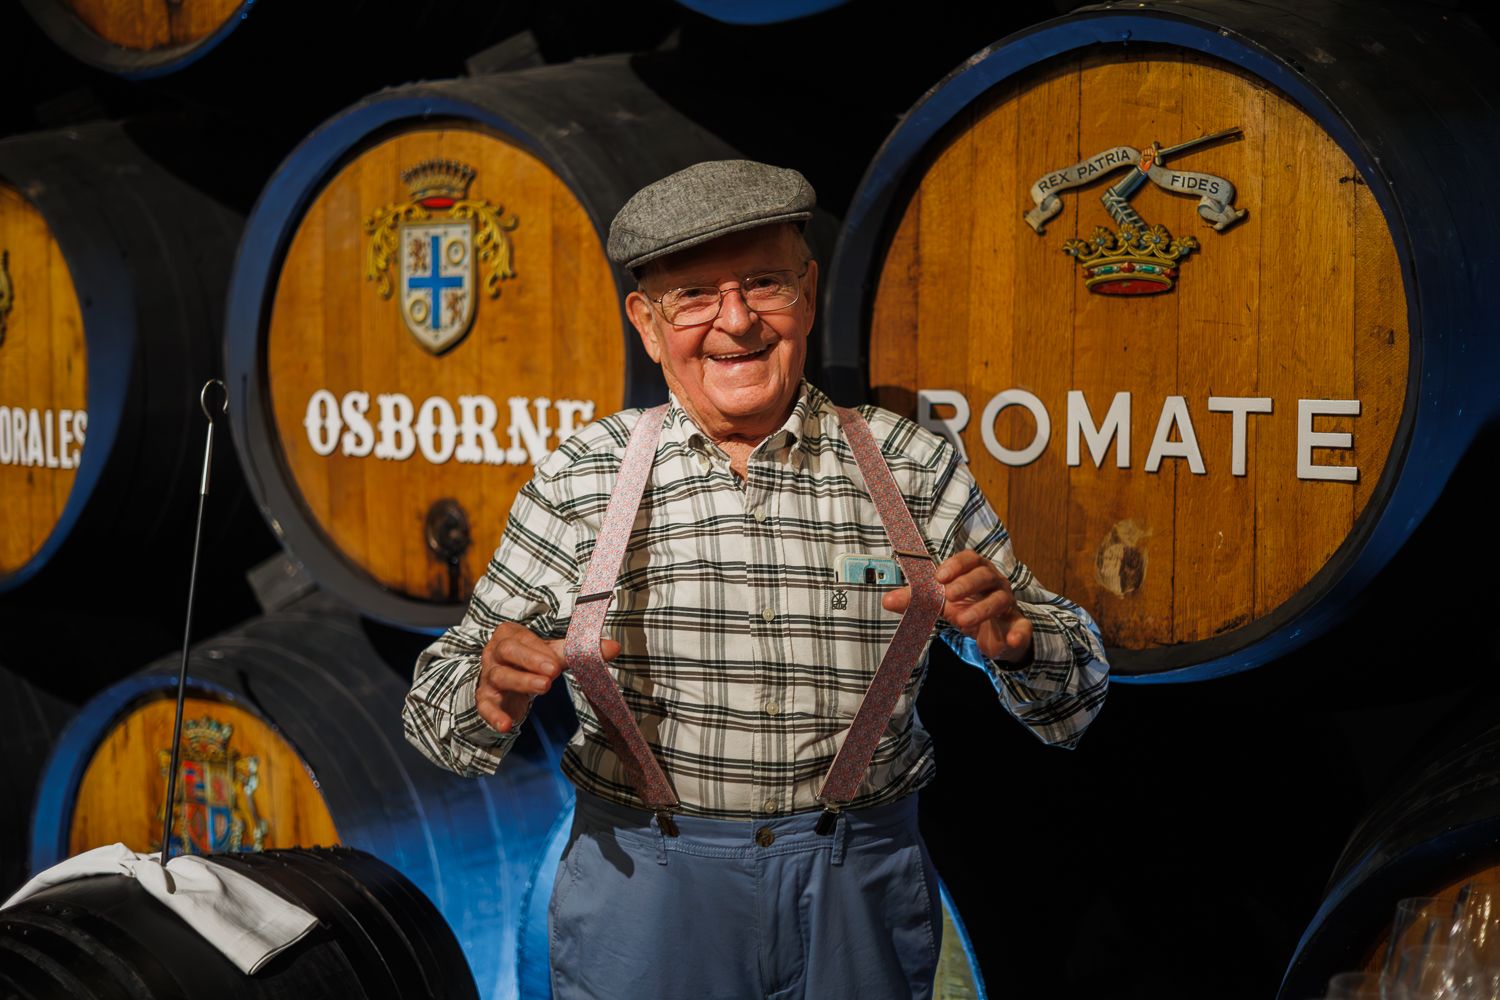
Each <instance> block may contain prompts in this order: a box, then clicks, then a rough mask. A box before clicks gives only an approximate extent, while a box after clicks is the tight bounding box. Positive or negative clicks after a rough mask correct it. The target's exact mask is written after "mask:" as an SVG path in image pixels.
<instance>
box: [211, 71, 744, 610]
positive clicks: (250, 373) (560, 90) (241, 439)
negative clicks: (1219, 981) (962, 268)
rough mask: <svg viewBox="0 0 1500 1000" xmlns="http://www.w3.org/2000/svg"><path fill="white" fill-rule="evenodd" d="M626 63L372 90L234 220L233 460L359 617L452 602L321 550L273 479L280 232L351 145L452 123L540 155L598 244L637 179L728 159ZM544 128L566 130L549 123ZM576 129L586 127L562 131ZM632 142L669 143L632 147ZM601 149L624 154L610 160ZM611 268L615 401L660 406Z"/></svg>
mask: <svg viewBox="0 0 1500 1000" xmlns="http://www.w3.org/2000/svg"><path fill="white" fill-rule="evenodd" d="M631 63H632V58H631V57H623V56H621V57H603V58H598V59H589V60H579V61H577V62H574V63H571V64H567V65H564V66H556V67H543V68H540V69H535V70H522V71H516V72H512V73H503V74H495V75H492V76H487V77H473V78H463V79H457V80H449V81H439V82H434V83H422V84H414V85H410V86H405V87H398V88H391V89H387V90H384V91H381V92H380V93H377V94H375V95H372V96H371V97H369V98H367V99H366V100H364V101H361V102H360V103H358V104H356V105H354V106H352V107H350V108H349V109H347V110H346V111H344V112H343V113H341V114H339V115H338V116H336V117H334V118H333V119H331V120H329V121H328V122H327V123H325V124H324V125H323V126H322V127H321V128H319V129H318V130H317V131H315V132H314V133H313V134H311V135H310V136H308V138H307V139H306V140H305V141H304V142H303V143H302V144H301V145H300V146H298V148H297V149H296V150H294V151H293V152H292V153H291V155H290V156H288V158H287V159H286V161H285V162H284V163H283V164H282V166H281V168H280V169H279V170H278V171H277V173H276V174H275V175H274V176H273V177H272V179H271V182H270V183H269V184H268V185H267V187H266V189H265V191H264V192H263V193H262V195H261V198H260V200H259V201H258V203H257V204H256V207H255V209H254V210H253V211H252V213H251V216H250V218H249V220H248V221H247V224H246V228H245V236H244V239H243V240H242V242H241V246H240V251H239V255H238V258H237V260H236V264H235V271H234V274H233V277H232V278H231V281H230V287H229V296H228V306H227V311H226V321H225V347H224V352H225V361H226V367H227V370H228V375H229V381H230V384H231V386H232V387H237V388H238V391H237V392H232V393H231V417H232V420H231V428H232V430H233V433H234V436H235V445H236V451H237V453H238V455H239V458H240V463H241V466H242V467H243V469H244V472H245V477H246V480H247V481H248V482H249V484H250V486H251V489H252V492H253V493H254V495H255V497H256V499H257V501H258V503H259V506H260V508H261V511H262V513H263V514H264V515H265V516H266V518H267V520H268V523H269V524H270V526H271V529H272V531H273V532H274V533H275V534H276V535H277V537H278V538H279V539H280V540H281V542H282V544H283V546H284V547H285V548H286V549H287V551H288V552H289V553H291V555H292V557H293V558H294V559H295V560H297V561H298V562H300V563H301V564H302V565H303V566H304V567H305V568H306V569H307V570H308V572H309V574H310V575H311V576H312V577H313V578H314V579H315V580H317V581H318V583H319V584H320V585H321V586H323V587H325V588H327V589H328V590H329V591H330V592H331V593H333V594H335V595H337V596H339V597H340V598H342V599H343V600H344V601H346V602H347V603H349V604H351V605H353V606H355V607H357V608H359V609H360V611H361V612H363V613H364V614H367V615H370V616H371V617H373V618H376V619H377V620H380V621H384V622H386V623H389V624H392V625H396V626H398V627H402V628H408V629H415V630H419V631H424V632H429V633H432V634H436V633H438V632H440V631H441V630H442V629H443V628H445V627H447V625H449V624H451V623H452V622H453V621H454V620H455V619H456V618H457V617H459V615H460V614H461V613H462V609H463V606H462V605H457V604H437V603H431V602H426V601H419V600H417V599H414V598H412V597H409V596H407V595H404V594H398V593H395V592H394V591H391V590H388V589H386V588H384V587H381V586H379V585H378V584H376V583H375V582H374V581H373V580H372V579H370V578H369V576H368V575H367V574H366V573H365V571H364V570H363V569H362V568H360V567H359V566H357V565H355V564H354V563H353V561H352V560H350V559H348V558H347V557H345V556H344V555H343V554H342V553H341V552H339V551H337V550H336V549H334V547H333V546H332V544H331V543H330V542H329V541H328V540H327V538H326V536H324V535H323V532H322V530H321V529H320V528H319V527H318V526H317V524H316V523H314V519H313V518H312V516H311V515H310V514H309V513H308V512H307V511H305V510H304V509H303V507H302V500H301V498H300V496H299V495H298V492H297V490H296V487H295V484H291V483H289V482H288V481H287V475H286V472H285V463H284V461H283V459H282V458H281V455H280V450H279V447H278V445H277V443H276V441H275V432H274V416H273V415H272V414H271V412H270V407H269V403H268V400H267V398H266V396H267V391H266V385H265V384H264V381H263V376H262V373H261V369H260V364H261V361H262V358H263V354H264V342H263V337H264V332H265V329H266V327H267V326H268V324H269V310H270V305H271V301H272V295H273V291H274V288H275V280H276V275H277V274H278V273H279V270H278V268H279V265H280V261H281V259H282V257H283V255H284V254H285V252H286V250H287V248H288V246H289V244H290V241H291V237H292V235H293V233H294V232H295V231H296V228H297V226H298V225H299V223H300V221H301V219H302V216H303V213H304V211H305V209H306V208H307V207H308V205H310V204H311V202H312V200H313V199H314V197H315V196H316V194H317V192H318V190H320V189H321V187H322V185H323V184H324V183H325V182H326V181H327V180H328V179H329V178H330V177H331V176H332V175H333V174H334V173H335V172H336V170H337V169H338V168H339V167H340V166H342V165H343V163H344V162H346V161H347V159H348V158H349V157H350V156H353V155H356V154H357V152H358V150H359V149H360V148H361V145H362V144H363V143H365V142H367V141H372V140H373V138H374V137H377V136H384V135H388V134H390V133H392V132H395V131H398V130H399V129H401V128H402V127H403V126H405V125H421V124H424V123H442V122H446V121H456V122H461V123H464V122H468V123H475V124H478V125H480V126H482V127H487V128H491V129H494V130H496V131H498V132H499V133H500V134H501V135H503V136H504V137H505V138H507V139H509V140H511V141H514V142H515V143H516V144H517V145H519V146H520V147H521V148H522V149H523V150H525V151H526V152H528V153H530V154H532V155H534V156H536V157H538V158H539V159H541V160H542V162H543V163H544V164H546V166H547V167H548V168H550V169H551V170H552V172H553V173H554V174H556V175H557V176H558V177H559V178H560V179H561V180H562V182H563V183H564V185H565V186H566V187H567V188H568V189H569V190H570V191H571V192H572V193H573V194H574V195H575V196H576V197H578V199H579V202H580V204H582V205H583V207H584V209H585V210H586V211H587V212H588V214H589V216H590V218H591V219H592V221H593V223H594V225H595V228H596V230H597V232H598V234H599V237H600V244H601V246H602V245H603V244H604V243H605V242H606V237H607V233H608V228H609V222H610V220H611V219H612V218H613V216H614V213H615V212H616V211H618V209H619V207H620V206H621V205H623V204H624V203H625V201H626V200H627V199H628V198H629V197H630V196H631V195H632V194H634V193H635V192H636V191H637V190H638V189H639V188H640V187H642V186H644V185H645V184H646V183H649V182H650V181H652V180H655V179H657V178H659V177H662V176H665V175H666V174H668V173H671V172H672V171H674V170H677V169H680V168H682V167H685V166H687V165H689V164H691V163H694V162H697V161H698V160H702V159H729V158H735V157H737V156H738V155H739V154H738V153H737V152H736V151H735V150H734V149H732V148H731V147H729V146H728V145H726V144H724V143H723V142H722V141H720V140H719V139H717V138H716V137H714V136H713V135H712V134H710V133H708V132H706V131H705V130H703V129H701V128H700V127H699V126H697V125H696V124H694V123H692V122H691V121H689V120H688V119H686V118H684V117H683V116H682V115H680V114H679V113H677V112H676V111H675V110H673V109H672V108H671V107H670V106H669V105H667V104H666V103H665V102H663V101H662V100H661V99H660V98H659V97H658V96H657V95H656V94H655V93H654V92H653V91H652V90H650V89H649V88H648V87H647V86H645V84H644V83H642V82H641V80H640V79H639V77H637V76H636V74H635V72H634V70H633V69H632V67H631ZM601 108H602V109H604V110H603V111H601V110H600V109H601ZM558 121H567V122H569V123H570V127H569V128H566V129H564V128H559V127H557V124H556V123H557V122H558ZM580 122H582V123H588V125H589V126H590V128H578V127H574V126H577V125H578V123H580ZM638 134H650V135H653V136H655V135H672V136H673V137H674V138H676V139H678V140H679V141H678V142H677V143H676V144H675V145H672V144H668V143H653V144H650V145H647V146H644V147H639V148H637V147H636V146H634V145H633V143H634V142H635V141H636V136H637V135H638ZM614 149H626V150H629V151H630V152H631V154H632V155H631V156H629V157H626V158H624V160H623V162H622V161H617V160H615V159H614V158H613V156H612V152H611V151H612V150H614ZM611 270H612V271H613V273H614V275H615V279H616V283H617V290H618V292H619V294H618V296H617V298H618V299H619V300H620V302H621V305H620V313H619V315H620V330H621V336H623V337H624V338H625V380H624V381H625V399H624V405H625V406H626V407H630V406H642V405H652V404H654V403H656V402H659V401H660V400H661V399H662V398H663V397H664V395H665V387H664V384H663V382H662V379H661V373H660V370H659V369H658V368H657V366H656V365H655V364H654V363H652V361H651V359H650V357H649V356H648V355H647V354H646V352H645V349H644V347H643V346H642V345H641V343H640V340H639V338H638V337H637V336H635V334H634V332H633V331H632V330H631V328H630V326H629V321H628V319H627V318H626V316H625V313H624V305H623V299H624V295H625V293H626V292H627V291H629V290H631V289H633V288H634V287H635V281H634V278H632V277H631V276H630V275H629V273H628V272H626V271H625V270H624V269H623V268H620V267H615V266H613V265H611Z"/></svg>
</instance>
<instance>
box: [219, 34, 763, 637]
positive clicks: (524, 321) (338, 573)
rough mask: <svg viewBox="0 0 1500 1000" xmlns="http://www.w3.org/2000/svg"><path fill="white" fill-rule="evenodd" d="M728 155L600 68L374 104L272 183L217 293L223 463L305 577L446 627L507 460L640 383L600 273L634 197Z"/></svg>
mask: <svg viewBox="0 0 1500 1000" xmlns="http://www.w3.org/2000/svg"><path fill="white" fill-rule="evenodd" d="M733 155H734V153H733V151H732V150H730V149H729V148H728V147H727V146H725V145H723V144H722V143H721V142H719V141H718V140H716V139H715V138H714V137H713V136H711V135H710V134H708V133H706V132H704V131H703V130H702V129H700V128H699V127H697V126H696V125H694V124H692V123H691V122H689V121H688V120H686V119H685V118H683V117H682V116H681V115H679V114H678V113H677V112H675V111H673V110H672V109H671V108H670V107H669V106H668V105H666V104H665V103H664V102H663V101H662V100H661V99H660V98H659V97H658V96H657V95H656V94H655V93H653V92H652V91H651V90H650V89H649V88H647V87H646V86H645V85H644V84H642V83H641V81H640V80H639V78H638V77H637V76H636V75H635V73H634V72H633V71H632V69H631V67H630V63H629V61H628V60H626V59H623V58H619V59H616V58H609V59H601V60H593V61H586V62H576V63H571V64H568V65H565V66H557V67H546V68H542V69H537V70H526V71H520V72H515V73H506V74H498V75H495V76H490V77H480V78H474V79H465V80H453V81H446V82H439V83H428V84H419V85H414V86H410V87H401V88H397V89H393V90H387V91H383V92H381V93H379V94H377V95H375V96H374V97H371V98H369V99H368V100H366V101H364V102H362V103H361V104H358V105H356V106H355V107H352V108H350V109H348V110H347V111H346V112H344V113H343V114H340V115H338V116H337V117H335V118H334V119H333V120H331V121H330V122H328V123H327V124H326V125H324V126H323V127H322V128H320V129H319V130H318V131H317V132H315V133H314V134H313V135H311V136H310V137H308V139H307V140H306V141H305V142H304V143H303V144H302V145H301V146H300V147H299V148H298V149H297V150H296V151H294V152H293V153H292V155H291V156H290V157H289V158H288V159H287V161H286V163H285V164H284V165H283V166H282V168H281V170H280V171H279V172H278V173H277V174H276V176H275V177H274V178H273V179H272V181H271V184H270V185H269V186H268V187H267V188H266V190H265V192H264V194H263V195H262V197H261V200H260V203H259V204H258V205H257V206H256V208H255V211H254V212H253V213H252V215H251V218H250V220H249V222H248V224H247V228H246V233H245V238H244V242H243V244H242V247H241V250H240V254H239V258H238V261H237V264H236V268H235V273H234V277H233V280H232V282H231V287H230V297H229V312H228V320H227V333H226V336H227V342H226V358H227V360H228V365H229V371H230V375H231V379H232V383H233V385H234V386H235V387H237V388H238V389H239V390H240V391H238V392H236V393H235V394H234V406H235V410H234V414H233V415H234V421H233V426H234V431H235V440H236V444H237V445H238V446H239V455H240V458H241V460H242V462H243V463H244V465H245V468H246V473H247V477H248V478H249V480H250V481H251V483H252V486H253V488H254V490H255V491H256V494H257V496H258V498H259V500H260V503H261V507H262V509H263V510H264V511H265V512H266V514H267V516H268V518H269V520H270V523H271V525H272V527H273V529H274V530H275V531H276V532H277V534H278V535H279V536H280V537H281V539H282V541H283V543H284V544H285V546H286V548H287V549H288V550H289V551H290V553H291V554H292V556H293V557H294V558H295V559H297V560H298V561H299V562H301V563H302V564H303V566H304V567H305V568H306V569H307V570H308V572H309V573H310V574H311V575H312V577H313V578H314V579H316V580H317V581H318V582H319V583H320V584H321V585H323V586H324V587H326V588H328V589H329V590H331V591H333V592H335V593H337V594H339V595H340V596H342V597H343V598H344V599H345V600H346V601H348V602H349V603H351V604H353V605H354V606H355V607H357V608H359V609H360V610H362V611H364V612H366V613H367V614H370V615H373V616H375V617H377V618H380V619H382V620H385V621H388V622H391V623H393V624H398V625H403V626H406V627H415V628H428V629H438V628H441V627H443V626H445V625H447V624H450V623H451V622H453V621H456V620H457V618H458V617H459V615H460V614H461V612H462V606H463V603H464V602H465V601H466V600H467V598H468V595H469V592H470V590H471V589H472V587H473V584H474V581H475V580H476V579H477V578H478V577H479V576H481V575H482V574H483V572H484V568H485V566H486V565H487V563H488V561H489V558H490V556H491V554H492V553H493V552H494V548H495V546H496V545H497V544H498V542H499V537H500V531H501V528H502V527H503V525H504V523H505V517H506V513H507V511H508V510H509V508H510V503H511V500H512V499H513V497H514V495H515V493H516V491H517V490H519V489H520V487H521V485H522V484H523V483H525V482H526V480H527V479H529V478H530V476H531V474H532V470H533V466H534V465H535V463H536V462H538V461H539V460H541V458H542V457H544V456H545V455H546V454H548V453H549V451H550V450H551V449H553V448H555V447H556V446H557V444H558V443H559V442H560V441H561V440H562V439H563V438H566V437H567V436H568V435H569V434H571V433H572V432H573V431H574V430H575V429H577V428H578V427H581V426H582V425H583V424H585V423H587V422H588V421H590V420H592V419H594V418H596V417H602V416H604V415H606V414H608V413H611V412H613V411H614V410H616V409H618V408H619V407H620V406H622V405H633V404H636V403H640V402H644V401H659V400H660V399H661V398H664V395H665V390H664V388H663V387H662V384H661V378H660V374H659V371H658V370H657V369H656V368H655V366H654V365H652V364H651V361H650V359H649V357H647V355H646V354H645V352H644V350H643V348H642V347H641V345H640V341H639V338H638V337H637V336H636V334H635V333H634V331H633V330H631V329H630V328H629V326H628V324H627V322H626V320H625V318H624V314H623V312H622V305H621V302H622V299H623V297H624V294H625V293H626V292H627V291H629V290H630V289H633V288H634V287H635V282H634V280H633V279H631V278H630V277H629V275H628V274H626V273H625V272H623V271H621V270H618V269H615V268H613V267H612V266H611V265H610V264H609V262H608V259H607V258H606V257H605V255H604V238H605V233H606V231H607V228H608V225H609V221H610V219H611V218H612V217H613V215H614V213H615V212H616V211H617V210H618V209H619V207H620V206H621V205H623V204H624V202H625V200H626V199H627V198H628V197H629V196H630V195H631V194H633V193H634V192H635V191H636V190H637V189H638V188H640V187H641V186H643V185H645V184H646V183H649V182H650V181H653V180H656V179H658V178H660V177H662V176H664V175H666V174H668V173H671V172H673V171H674V170H677V169H680V168H682V167H684V166H687V165H688V164H691V163H694V162H697V161H699V160H703V159H722V158H726V157H732V156H733Z"/></svg>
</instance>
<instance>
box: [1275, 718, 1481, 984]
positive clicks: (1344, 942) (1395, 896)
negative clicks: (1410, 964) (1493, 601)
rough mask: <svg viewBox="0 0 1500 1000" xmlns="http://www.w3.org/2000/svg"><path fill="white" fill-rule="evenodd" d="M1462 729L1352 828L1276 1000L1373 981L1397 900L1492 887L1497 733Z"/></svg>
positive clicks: (1449, 898) (1446, 897)
mask: <svg viewBox="0 0 1500 1000" xmlns="http://www.w3.org/2000/svg"><path fill="white" fill-rule="evenodd" d="M1470 721H1471V722H1472V717H1471V719H1470ZM1465 728H1467V729H1468V731H1469V732H1470V733H1472V734H1473V735H1470V736H1468V737H1467V738H1460V739H1453V738H1450V739H1449V740H1448V741H1447V742H1448V746H1447V747H1446V748H1445V749H1442V750H1440V751H1438V752H1437V753H1435V754H1434V755H1433V757H1432V758H1431V759H1430V760H1429V761H1428V762H1427V763H1426V764H1425V765H1424V766H1422V767H1421V768H1420V769H1418V770H1416V771H1415V772H1414V773H1413V774H1411V775H1410V776H1409V777H1408V779H1407V780H1406V781H1405V782H1404V783H1402V784H1401V785H1399V786H1397V787H1396V789H1395V790H1394V791H1393V792H1392V793H1391V794H1389V795H1387V796H1386V797H1385V798H1384V799H1383V800H1382V801H1381V802H1380V803H1379V804H1378V805H1377V806H1375V808H1374V809H1372V810H1371V811H1370V813H1369V814H1368V815H1367V816H1366V817H1365V818H1364V819H1363V820H1362V821H1361V822H1360V824H1359V825H1358V826H1357V827H1356V828H1355V830H1354V833H1353V834H1352V835H1351V836H1350V838H1349V842H1348V844H1346V845H1345V847H1344V851H1343V853H1342V854H1341V855H1340V857H1339V860H1338V863H1337V864H1336V865H1335V866H1334V870H1333V875H1332V877H1331V878H1330V879H1329V880H1328V888H1327V891H1326V892H1325V893H1324V895H1323V901H1322V904H1321V905H1320V906H1319V907H1318V911H1317V913H1316V914H1315V915H1314V916H1313V918H1312V920H1311V921H1310V922H1309V924H1308V926H1307V930H1306V932H1305V933H1304V934H1303V935H1302V940H1301V942H1299V943H1298V945H1297V951H1296V953H1295V954H1294V955H1293V957H1292V961H1291V963H1290V965H1289V966H1288V968H1287V971H1286V976H1285V978H1284V979H1283V980H1282V984H1281V992H1280V994H1279V995H1280V996H1281V997H1282V998H1283V1000H1303V998H1305V997H1311V996H1317V995H1319V992H1320V991H1321V990H1322V988H1323V987H1324V986H1326V985H1327V982H1328V978H1329V977H1330V976H1333V975H1335V974H1337V973H1339V972H1344V971H1349V970H1353V969H1364V968H1369V969H1371V970H1372V971H1378V970H1379V968H1380V964H1381V961H1382V960H1383V958H1384V954H1385V947H1384V946H1385V944H1386V943H1387V941H1388V939H1389V937H1390V933H1391V929H1392V923H1393V920H1394V916H1395V909H1396V902H1397V900H1401V899H1405V898H1408V897H1415V896H1435V897H1438V898H1439V899H1443V900H1445V901H1447V902H1450V903H1451V902H1452V901H1453V900H1454V899H1455V897H1456V896H1457V894H1458V891H1459V889H1460V887H1461V886H1462V885H1463V883H1465V882H1467V881H1468V880H1470V879H1474V878H1483V879H1485V880H1487V881H1494V880H1496V879H1500V725H1492V724H1483V725H1481V726H1479V727H1478V729H1477V731H1476V730H1475V729H1474V728H1471V727H1467V726H1460V728H1459V732H1463V731H1464V729H1465Z"/></svg>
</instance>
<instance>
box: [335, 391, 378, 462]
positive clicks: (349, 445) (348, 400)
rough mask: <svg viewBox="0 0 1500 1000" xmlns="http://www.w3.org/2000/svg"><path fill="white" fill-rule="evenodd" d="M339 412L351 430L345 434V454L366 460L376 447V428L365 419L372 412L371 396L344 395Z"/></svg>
mask: <svg viewBox="0 0 1500 1000" xmlns="http://www.w3.org/2000/svg"><path fill="white" fill-rule="evenodd" d="M339 411H340V412H341V413H343V415H344V424H345V426H347V427H348V428H349V429H348V430H346V431H345V432H344V439H343V440H344V454H345V455H352V456H354V457H355V458H364V457H365V456H366V455H368V454H369V453H370V451H371V450H372V449H373V448H374V447H375V428H373V427H371V426H370V422H369V421H368V420H366V419H365V414H366V413H368V412H370V394H369V393H368V392H346V393H344V398H343V400H342V402H341V403H340V404H339Z"/></svg>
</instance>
